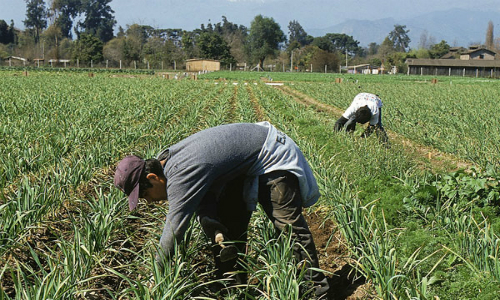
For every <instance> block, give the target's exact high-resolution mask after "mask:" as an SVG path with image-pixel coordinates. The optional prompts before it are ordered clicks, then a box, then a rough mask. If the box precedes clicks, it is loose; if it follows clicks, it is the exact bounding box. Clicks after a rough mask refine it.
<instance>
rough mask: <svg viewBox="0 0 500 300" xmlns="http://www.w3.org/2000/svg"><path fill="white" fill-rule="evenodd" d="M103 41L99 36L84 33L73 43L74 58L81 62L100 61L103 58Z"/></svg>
mask: <svg viewBox="0 0 500 300" xmlns="http://www.w3.org/2000/svg"><path fill="white" fill-rule="evenodd" d="M102 51H103V43H102V42H101V40H99V38H97V37H95V36H93V35H90V34H86V33H83V34H81V35H80V38H79V39H78V40H76V41H75V43H74V45H73V51H72V58H73V59H74V60H76V59H79V60H80V61H81V62H87V63H90V61H94V62H98V61H101V60H102V59H103V54H102Z"/></svg>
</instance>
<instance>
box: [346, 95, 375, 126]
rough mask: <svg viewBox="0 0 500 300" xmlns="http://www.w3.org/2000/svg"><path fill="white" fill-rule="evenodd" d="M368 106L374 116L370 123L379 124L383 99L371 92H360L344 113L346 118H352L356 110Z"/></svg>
mask: <svg viewBox="0 0 500 300" xmlns="http://www.w3.org/2000/svg"><path fill="white" fill-rule="evenodd" d="M363 106H368V108H369V109H370V111H371V113H372V117H371V119H370V125H377V123H378V120H379V115H380V108H381V107H382V100H380V98H379V97H378V96H377V95H374V94H370V93H359V94H357V95H356V97H354V100H352V103H351V105H350V106H349V108H348V109H347V110H346V111H345V112H344V114H343V115H342V116H343V117H344V118H346V119H350V118H351V117H352V116H354V114H355V113H356V111H357V110H358V109H359V108H361V107H363Z"/></svg>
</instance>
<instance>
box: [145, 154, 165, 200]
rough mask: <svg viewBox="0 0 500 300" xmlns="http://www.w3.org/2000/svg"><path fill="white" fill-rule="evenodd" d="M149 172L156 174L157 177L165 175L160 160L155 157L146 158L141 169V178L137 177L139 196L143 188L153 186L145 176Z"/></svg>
mask: <svg viewBox="0 0 500 300" xmlns="http://www.w3.org/2000/svg"><path fill="white" fill-rule="evenodd" d="M149 173H153V174H156V175H157V176H158V177H165V175H164V174H163V167H162V165H161V162H160V161H159V160H157V159H156V158H150V159H146V164H145V166H144V170H143V171H142V174H141V178H140V179H139V198H142V197H143V196H144V191H145V190H147V189H149V188H150V187H152V186H153V185H152V184H151V183H150V182H149V180H148V178H147V176H148V174H149Z"/></svg>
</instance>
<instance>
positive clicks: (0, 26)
mask: <svg viewBox="0 0 500 300" xmlns="http://www.w3.org/2000/svg"><path fill="white" fill-rule="evenodd" d="M13 33H14V31H13V30H11V28H10V27H9V26H8V25H7V22H5V21H4V20H0V44H5V45H7V44H10V43H13V42H14V36H13Z"/></svg>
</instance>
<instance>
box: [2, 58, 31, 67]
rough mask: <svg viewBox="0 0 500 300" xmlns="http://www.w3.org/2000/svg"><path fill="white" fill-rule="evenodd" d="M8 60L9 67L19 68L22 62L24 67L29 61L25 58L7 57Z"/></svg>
mask: <svg viewBox="0 0 500 300" xmlns="http://www.w3.org/2000/svg"><path fill="white" fill-rule="evenodd" d="M7 60H8V61H9V67H11V66H17V65H19V64H20V63H19V62H21V63H22V64H23V66H25V65H26V63H27V62H28V60H27V59H26V58H24V57H19V56H9V57H7Z"/></svg>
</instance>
